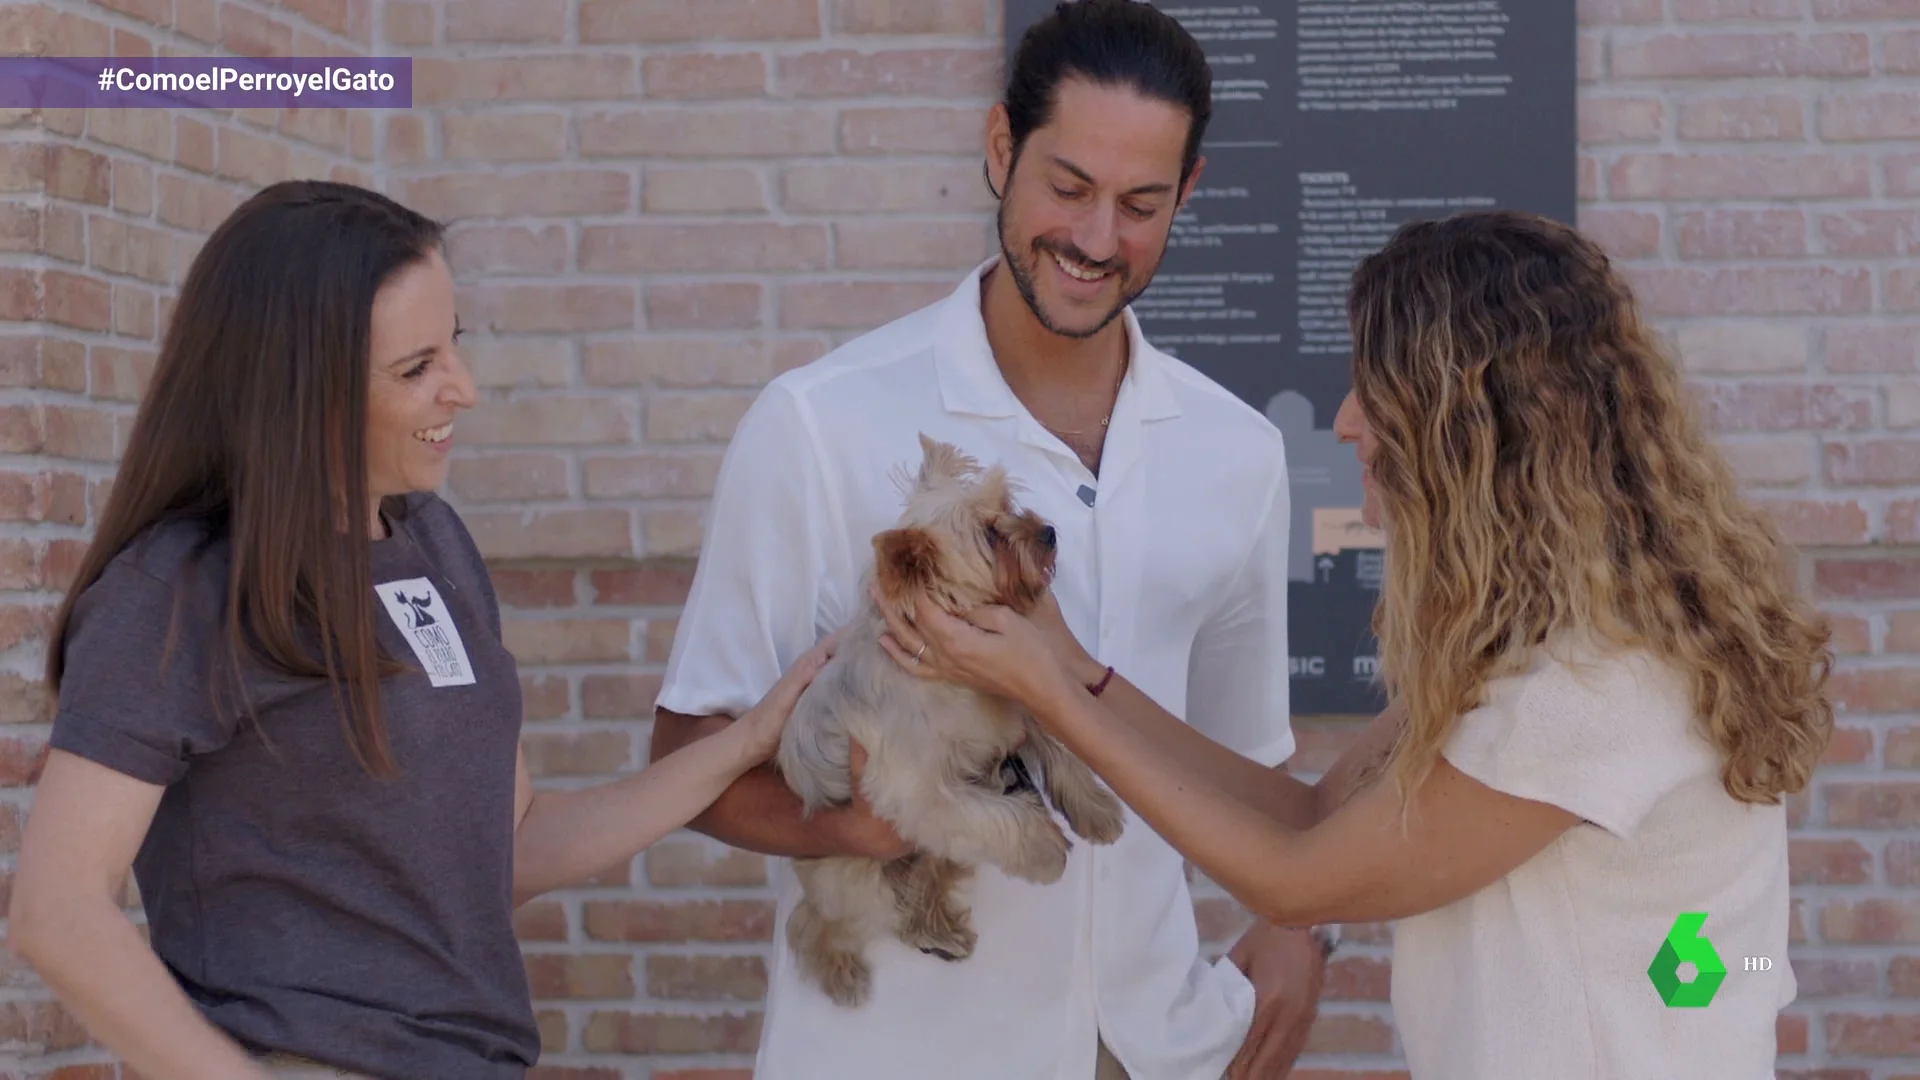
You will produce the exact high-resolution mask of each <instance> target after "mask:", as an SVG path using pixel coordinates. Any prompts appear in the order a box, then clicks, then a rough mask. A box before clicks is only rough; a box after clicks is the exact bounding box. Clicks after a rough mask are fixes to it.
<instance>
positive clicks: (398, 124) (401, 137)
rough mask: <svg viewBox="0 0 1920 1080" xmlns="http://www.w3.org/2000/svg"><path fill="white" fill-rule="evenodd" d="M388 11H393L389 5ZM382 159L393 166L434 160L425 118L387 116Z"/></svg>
mask: <svg viewBox="0 0 1920 1080" xmlns="http://www.w3.org/2000/svg"><path fill="white" fill-rule="evenodd" d="M387 10H388V11H392V10H393V9H392V7H391V6H389V7H388V9H387ZM381 160H383V161H385V162H386V163H387V164H388V165H392V166H408V165H423V164H425V163H426V162H428V161H431V160H433V151H432V150H431V149H430V147H429V133H428V131H427V123H426V120H425V118H423V117H419V116H389V117H387V131H386V142H385V144H384V147H383V152H382V156H381Z"/></svg>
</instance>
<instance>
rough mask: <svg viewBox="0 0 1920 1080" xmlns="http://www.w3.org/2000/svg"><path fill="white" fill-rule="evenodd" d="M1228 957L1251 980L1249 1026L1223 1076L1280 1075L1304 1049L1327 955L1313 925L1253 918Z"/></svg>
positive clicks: (1251, 1079) (1276, 1078)
mask: <svg viewBox="0 0 1920 1080" xmlns="http://www.w3.org/2000/svg"><path fill="white" fill-rule="evenodd" d="M1227 958H1228V959H1230V960H1232V961H1233V963H1234V966H1236V967H1238V968H1239V969H1240V970H1241V971H1242V972H1245V973H1246V976H1247V979H1248V981H1249V982H1252V983H1253V1002H1254V1004H1253V1026H1252V1027H1251V1028H1250V1029H1248V1031H1247V1040H1246V1042H1244V1043H1242V1044H1241V1046H1240V1052H1239V1053H1238V1054H1236V1055H1234V1059H1233V1061H1232V1063H1231V1064H1229V1065H1228V1066H1227V1080H1280V1078H1281V1077H1284V1076H1286V1075H1287V1073H1288V1072H1289V1071H1290V1070H1291V1069H1292V1068H1293V1063H1294V1061H1295V1060H1296V1059H1298V1058H1299V1057H1300V1051H1302V1050H1303V1049H1305V1048H1306V1045H1307V1032H1308V1030H1309V1029H1311V1028H1312V1027H1313V1021H1314V1018H1315V1017H1316V1016H1318V1015H1319V1014H1320V987H1321V985H1322V983H1323V982H1324V981H1325V978H1326V974H1327V956H1326V952H1325V950H1323V949H1322V948H1321V946H1320V943H1319V942H1318V941H1317V940H1315V939H1314V936H1313V932H1312V931H1311V930H1305V929H1300V930H1294V929H1284V928H1281V927H1278V926H1274V925H1273V924H1271V923H1267V922H1256V923H1254V924H1253V928H1252V929H1250V930H1248V931H1247V932H1246V933H1245V934H1243V935H1241V937H1240V940H1239V941H1236V942H1234V944H1233V948H1232V949H1231V950H1229V951H1228V953H1227Z"/></svg>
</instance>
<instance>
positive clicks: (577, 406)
mask: <svg viewBox="0 0 1920 1080" xmlns="http://www.w3.org/2000/svg"><path fill="white" fill-rule="evenodd" d="M459 430H460V432H461V433H462V434H463V435H464V436H465V437H466V439H467V440H468V441H470V442H472V443H476V444H480V445H486V446H526V445H535V444H566V445H589V444H595V443H619V442H627V441H629V440H631V439H632V438H633V437H634V430H633V416H632V411H631V409H630V408H629V406H628V405H627V404H626V403H625V402H622V401H620V400H617V399H608V398H605V397H589V396H550V397H528V398H521V399H519V400H513V401H487V402H482V403H481V404H480V405H478V406H476V407H475V408H474V410H473V412H472V413H471V414H470V415H468V416H466V417H463V418H462V419H461V421H460V424H459Z"/></svg>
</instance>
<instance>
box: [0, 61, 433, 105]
mask: <svg viewBox="0 0 1920 1080" xmlns="http://www.w3.org/2000/svg"><path fill="white" fill-rule="evenodd" d="M412 107H413V58H412V57H410V56H365V57H361V56H346V57H339V56H289V57H252V56H151V57H150V56H122V57H112V56H5V57H0V108H8V109H263V108H264V109H274V108H279V109H409V108H412Z"/></svg>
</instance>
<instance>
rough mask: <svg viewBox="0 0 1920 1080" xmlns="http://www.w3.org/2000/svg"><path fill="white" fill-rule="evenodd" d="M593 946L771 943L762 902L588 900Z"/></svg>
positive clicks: (767, 908) (769, 916)
mask: <svg viewBox="0 0 1920 1080" xmlns="http://www.w3.org/2000/svg"><path fill="white" fill-rule="evenodd" d="M581 912H582V917H583V919H584V923H585V926H586V930H587V936H588V937H589V938H591V939H593V940H595V941H639V942H656V943H657V942H686V941H770V940H772V937H773V914H774V912H773V904H772V902H770V901H766V900H685V901H649V900H588V901H586V902H585V903H583V904H582V905H581Z"/></svg>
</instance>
